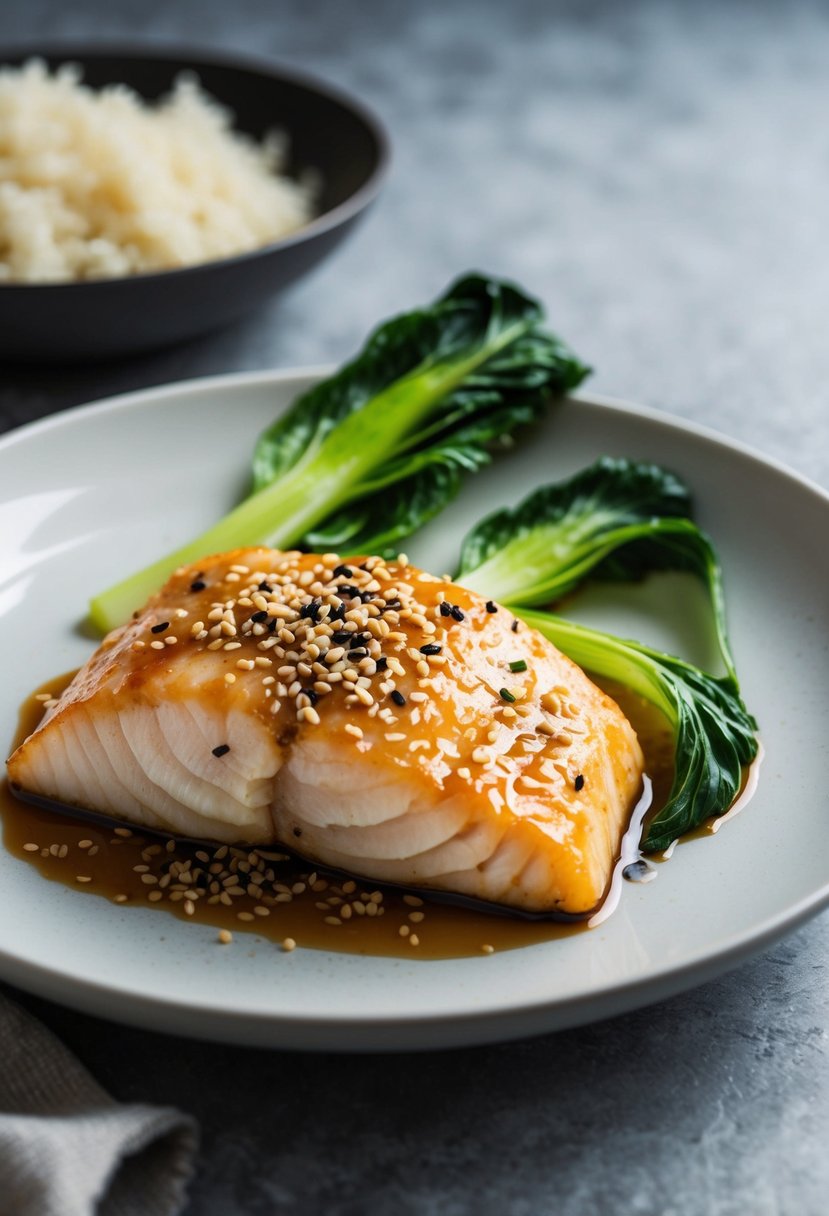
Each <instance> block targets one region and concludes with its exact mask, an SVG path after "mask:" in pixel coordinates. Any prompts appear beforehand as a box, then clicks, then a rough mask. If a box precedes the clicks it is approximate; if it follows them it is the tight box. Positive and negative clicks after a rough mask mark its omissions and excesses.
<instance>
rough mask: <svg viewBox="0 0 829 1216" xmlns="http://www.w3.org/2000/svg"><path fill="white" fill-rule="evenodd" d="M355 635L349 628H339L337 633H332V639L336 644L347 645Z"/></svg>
mask: <svg viewBox="0 0 829 1216" xmlns="http://www.w3.org/2000/svg"><path fill="white" fill-rule="evenodd" d="M353 637H354V634H353V633H350V632H349V631H348V630H347V629H338V630H337V631H336V632H335V633H332V634H331V641H332V642H333V643H334V645H335V646H345V644H346V643H348V644H349V645H350V644H351V640H352V638H353Z"/></svg>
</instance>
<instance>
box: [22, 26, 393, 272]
mask: <svg viewBox="0 0 829 1216" xmlns="http://www.w3.org/2000/svg"><path fill="white" fill-rule="evenodd" d="M58 58H64V59H65V62H66V63H72V62H75V61H77V62H78V63H79V64H80V66H81V67H83V64H84V60H88V61H92V60H99V59H123V60H125V61H129V60H133V61H135V62H138V63H142V62H143V63H153V62H155V63H160V64H164V63H171V64H175V63H176V62H177V61H179V60H183V61H186V62H189V63H190V64H191V65H193V66H194V67H195V68H198V66H199V65H203V66H205V67H217V68H232V69H235V70H237V71H243V72H250V73H252V74H256V75H259V76H265V77H270V78H272V79H274V80H279V81H284V82H287V83H288V84H292V85H297V86H298V87H299V88H301V89H305V90H307V91H308V92H311V93H316V94H317V95H318V96H320V97H323V98H325V99H326V100H327V101H332V102H334V103H335V104H337V105H339V106H341V107H342V108H343V109H345V110H348V111H350V112H351V113H352V114H353V115H355V116H356V117H357V118H358V119H359V121H360V122H361V123H362V124H363V126H364V127H365V128H366V130H367V131H368V133H369V135H370V136H371V138H372V139H373V141H374V144H375V147H376V151H377V160H376V164H375V166H374V168H373V170H372V171H371V173H370V174H369V176H368V177H367V178H366V180H365V181H364V182H363V184H362V185H361V186H359V187H358V188H357V189H356V190H355V191H354V192H353V194H350V195H349V196H348V198H346V199H344V200H343V202H341V203H338V204H337V206H336V207H332V208H331V209H330V210H328V211H324V212H323V213H322V214H321V215H318V216H314V218H313V219H311V220H310V221H309V222H308V223H307V224H304V225H303V227H302V228H299V229H297V231H296V232H292V233H289V234H288V235H287V236H284V237H281V238H280V239H279V240H278V241H271V242H269V243H268V244H267V245H259V246H257V247H256V248H255V249H248V250H245V251H244V252H243V253H237V254H232V255H230V256H229V257H224V258H211V259H210V260H209V261H207V262H194V263H193V264H192V265H189V266H172V267H170V268H169V269H168V270H148V271H137V272H136V273H135V274H131V275H111V276H107V277H101V278H96V279H80V280H77V279H75V280H70V281H65V280H48V279H46V280H43V281H42V282H34V283H19V282H0V293H5V292H8V291H15V292H21V293H22V292H37V291H43V290H44V289H48V290H50V291H61V292H65V293H69V292H71V291H86V292H89V291H90V290H95V289H98V290H104V289H106V288H109V289H112V288H113V287H120V286H121V285H122V284H124V283H133V282H142V283H147V282H149V281H151V280H153V279H159V280H164V281H168V280H169V279H170V277H171V276H173V275H177V276H182V275H186V276H197V275H199V274H205V273H209V272H210V271H212V270H216V269H218V268H221V267H230V266H234V265H237V264H244V263H245V262H249V261H253V260H255V259H257V258H262V257H266V256H268V255H269V254H276V253H281V252H282V251H283V250H285V249H291V248H293V247H294V246H296V245H301V244H302V243H303V242H304V241H306V240H308V239H310V238H313V237H316V236H322V235H324V234H325V233H327V232H331V231H333V230H334V229H336V228H339V227H340V226H341V225H342V224H345V223H347V222H348V221H349V220H352V219H355V218H356V217H357V216H358V215H359V214H360V212H361V211H363V210H365V208H367V207H368V206H369V204H370V203H372V202H373V201H374V199H375V198H376V197H377V195H378V194H379V192H380V189H381V187H382V185H383V183H384V181H385V179H386V176H387V175H388V171H389V165H390V162H391V140H390V137H389V133H388V130H387V128H386V126H385V124H384V123H383V122H382V121H381V119H380V118H379V117H378V116H377V114H375V112H374V111H373V110H372V109H371V108H370V107H369V106H367V105H366V104H365V103H364V102H363V101H361V100H360V99H359V98H357V97H355V96H354V95H353V94H352V93H350V92H349V91H348V90H347V89H343V88H341V87H340V86H339V85H334V84H330V83H329V82H328V81H326V80H323V79H322V78H320V77H319V76H317V75H315V73H313V72H309V71H306V70H305V69H304V68H300V69H296V68H292V67H285V66H284V65H283V64H281V63H280V62H279V61H278V60H276V59H271V58H269V57H268V56H266V55H258V54H253V53H250V52H246V51H238V52H237V51H223V50H217V49H216V48H214V47H208V46H199V45H198V44H191V45H188V44H187V43H174V42H169V43H168V42H164V43H161V42H159V43H155V42H147V41H142V40H137V41H132V40H131V41H129V42H119V41H118V40H109V39H101V40H100V41H96V40H92V41H88V40H84V41H81V40H80V39H72V38H67V39H55V40H53V41H50V42H38V43H32V42H20V43H0V70H2V69H3V68H4V67H11V66H15V65H16V64H17V63H18V62H25V61H26V60H29V59H58Z"/></svg>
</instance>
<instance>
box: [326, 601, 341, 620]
mask: <svg viewBox="0 0 829 1216" xmlns="http://www.w3.org/2000/svg"><path fill="white" fill-rule="evenodd" d="M328 619H329V621H344V620H345V604H342V603H340V604H337V606H336V608H332V609H331V611H330V612H329V614H328Z"/></svg>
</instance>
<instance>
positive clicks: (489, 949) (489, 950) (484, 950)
mask: <svg viewBox="0 0 829 1216" xmlns="http://www.w3.org/2000/svg"><path fill="white" fill-rule="evenodd" d="M481 951H482V953H483V954H494V953H495V947H494V946H490V944H489V942H485V943H484V944H483V946H481Z"/></svg>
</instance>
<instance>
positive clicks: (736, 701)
mask: <svg viewBox="0 0 829 1216" xmlns="http://www.w3.org/2000/svg"><path fill="white" fill-rule="evenodd" d="M515 611H516V612H517V613H520V615H521V617H522V619H523V620H524V621H525V622H526V623H527V624H528V625H530V626H531V627H532V628H533V629H537V630H538V631H539V633H542V634H544V636H545V637H546V638H549V640H550V641H551V642H552V643H553V644H554V645H555V646H557V647H558V648H559V650H561V651H563V652H564V653H565V654H566V655H568V657H569V658H571V659H572V660H573V662H574V663H578V664H579V666H580V667H584V668H586V669H587V671H589V672H592V673H593V674H594V675H596V676H599V677H602V676H604V677H606V678H608V679H612V680H617V681H619V682H620V683H621V684H624V685H625V686H626V687H628V688H630V689H632V690H633V691H634V692H637V693H639V695H640V696H643V697H645V698H646V699H647V700H648V701H650V702H651V703H652V704H654V705H656V706H657V707H658V708H659V709H661V710H662V712H663V713H664V715H665V717H666V718H667V719H668V722H669V723H670V725H671V727H672V730H673V734H674V744H675V762H674V781H673V785H672V787H671V791H670V794H669V795H668V799H667V801H666V802H665V805H664V806H662V807H661V808H660V809H659V811H658V812H657V813H656V815H655V816H654V817H653V819H652V820H651V821H650V823H649V825H648V827H647V830H646V834H645V837H644V839H643V841H642V847H643V849H645V850H646V851H648V852H658V851H660V850H662V849H666V848H668V846H669V845H670V844H671V843H672V842H673V841H674V840H676V839H677V837H679V836H682V835H683V834H684V833H686V832H690V831H692V830H693V829H694V828H695V827H698V826H699V825H700V824H701V823H703V822H704V821H705V820H706V819H708V818H711V817H713V816H719V815H723V814H724V813H725V812H726V811H727V810H728V808H729V807H730V806H731V804H732V803H733V801H734V799H735V797H736V796H737V793H738V792H739V790H740V787H741V784H742V780H743V770H744V767H745V766H746V765H747V764H750V763H751V761H752V760H753V759H754V758H755V756H756V755H757V739H756V736H755V733H754V732H755V730H756V723H755V721H754V719H753V718H752V717H751V715H750V714H749V713H748V711H747V710H746V708H745V706H744V705H743V702H742V700H741V699H740V696H739V693H738V692H737V689H736V687H735V684H734V681H733V680H732V678H731V677H730V676H725V677H722V678H717V677H715V676H710V675H707V674H706V673H705V672H702V671H700V670H699V669H698V668H696V667H693V666H692V665H691V664H690V663H685V662H683V661H682V659H677V658H674V657H673V656H671V655H666V654H661V653H659V651H656V650H651V649H650V648H649V647H647V646H642V645H640V644H639V643H638V642H631V641H623V640H622V639H621V638H617V637H614V636H612V635H611V634H608V633H600V632H599V631H597V630H594V629H588V628H586V627H585V626H584V625H576V624H574V623H573V622H572V621H566V620H563V619H562V618H561V617H558V616H553V615H552V614H551V613H547V612H531V611H529V610H526V609H524V608H516V609H515Z"/></svg>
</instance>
